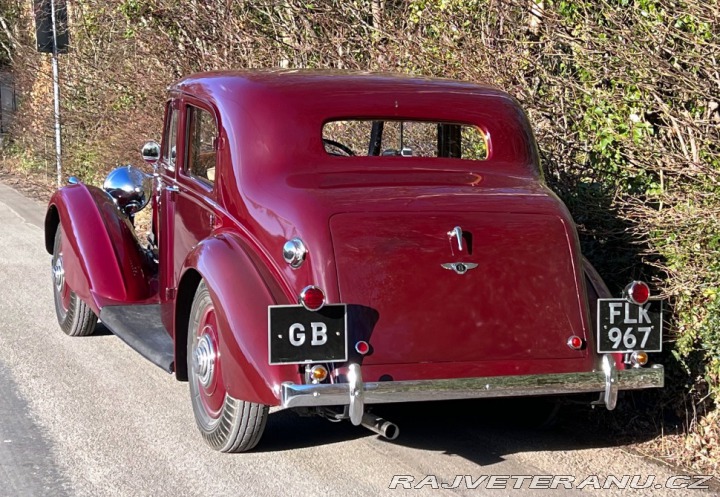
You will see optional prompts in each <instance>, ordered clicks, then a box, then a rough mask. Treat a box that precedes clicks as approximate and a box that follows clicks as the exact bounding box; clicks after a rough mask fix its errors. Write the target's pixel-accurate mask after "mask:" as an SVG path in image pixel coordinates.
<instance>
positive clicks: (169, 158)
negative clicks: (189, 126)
mask: <svg viewBox="0 0 720 497" xmlns="http://www.w3.org/2000/svg"><path fill="white" fill-rule="evenodd" d="M177 127H178V110H177V109H175V108H173V107H170V115H169V116H168V120H167V122H166V123H165V133H164V138H163V154H162V156H163V162H165V164H167V168H168V169H170V170H171V171H173V170H175V155H176V145H177Z"/></svg>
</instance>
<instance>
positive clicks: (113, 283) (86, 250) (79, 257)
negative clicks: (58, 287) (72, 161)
mask: <svg viewBox="0 0 720 497" xmlns="http://www.w3.org/2000/svg"><path fill="white" fill-rule="evenodd" d="M58 226H62V228H63V232H64V235H65V236H64V237H63V241H62V253H63V264H64V267H65V279H66V281H67V284H68V285H69V286H70V288H72V290H73V291H74V292H75V293H76V294H77V295H78V297H80V298H81V299H82V300H83V301H85V302H87V303H88V304H89V305H90V307H91V308H92V309H93V311H95V313H99V310H100V308H101V307H102V306H103V303H104V302H105V301H108V300H109V301H117V302H125V303H129V302H137V301H142V300H146V299H147V298H149V297H150V296H151V293H152V291H151V284H150V280H151V278H152V270H151V268H150V267H148V263H147V262H146V260H145V257H144V255H143V253H142V248H141V247H140V244H139V242H138V240H137V237H136V236H135V230H134V229H133V227H132V224H131V223H130V221H129V220H128V219H127V218H126V217H125V216H123V215H122V214H121V213H120V212H119V211H118V209H117V207H116V206H115V203H114V202H113V200H112V198H111V197H110V196H109V195H108V194H107V193H105V192H104V191H103V190H101V189H99V188H96V187H93V186H87V185H84V184H82V183H80V184H75V185H68V186H65V187H63V188H60V189H59V190H57V191H56V192H55V194H53V196H52V198H51V199H50V203H49V206H48V211H47V214H46V216H45V248H46V250H47V251H48V252H49V253H52V250H53V243H54V239H55V232H56V230H57V228H58Z"/></svg>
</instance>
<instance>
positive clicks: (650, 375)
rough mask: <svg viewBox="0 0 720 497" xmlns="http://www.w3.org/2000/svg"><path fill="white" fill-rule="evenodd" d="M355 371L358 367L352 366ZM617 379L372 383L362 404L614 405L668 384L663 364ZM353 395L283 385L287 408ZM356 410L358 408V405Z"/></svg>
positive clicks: (343, 387) (573, 376) (339, 386)
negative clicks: (547, 401) (593, 396)
mask: <svg viewBox="0 0 720 497" xmlns="http://www.w3.org/2000/svg"><path fill="white" fill-rule="evenodd" d="M355 366H356V367H357V369H358V370H359V369H360V367H359V366H357V365H355ZM350 367H351V368H352V365H351V366H350ZM615 374H616V377H615V381H613V382H612V385H614V387H610V388H609V389H608V383H607V375H606V373H605V372H604V371H592V372H587V373H557V374H538V375H517V376H489V377H481V378H459V379H444V380H416V381H383V382H369V383H365V384H364V385H362V389H361V392H362V393H363V395H362V401H363V402H362V403H363V404H383V403H392V402H415V401H427V400H454V399H475V398H488V397H517V396H524V395H553V394H569V393H583V392H607V391H608V390H609V391H610V394H609V395H610V400H612V392H613V391H615V394H617V391H618V390H639V389H643V388H660V387H663V386H664V384H665V379H664V368H663V367H662V366H661V365H659V364H658V365H655V366H653V367H651V368H641V369H635V368H631V369H624V370H621V371H617V370H616V371H615ZM348 376H350V375H348ZM611 378H612V376H611ZM360 381H362V379H361V380H360ZM354 388H355V387H353V389H354ZM350 392H351V387H350V384H348V383H333V384H318V385H296V384H294V383H283V384H282V391H281V398H280V403H281V405H282V406H283V407H312V406H333V405H349V404H350V399H351V395H350ZM355 398H357V397H355ZM607 398H608V397H606V399H607ZM353 406H354V407H355V408H356V409H357V407H358V403H357V401H356V402H355V403H354V404H353ZM353 406H351V407H353Z"/></svg>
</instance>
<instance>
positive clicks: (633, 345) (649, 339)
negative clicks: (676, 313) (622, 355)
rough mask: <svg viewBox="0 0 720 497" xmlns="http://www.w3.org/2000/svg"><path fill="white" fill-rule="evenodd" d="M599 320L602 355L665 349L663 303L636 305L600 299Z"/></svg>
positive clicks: (651, 302)
mask: <svg viewBox="0 0 720 497" xmlns="http://www.w3.org/2000/svg"><path fill="white" fill-rule="evenodd" d="M597 320H598V322H597V351H598V352H599V353H603V354H605V353H611V352H632V351H634V350H644V351H645V352H660V351H661V350H662V301H660V300H650V301H648V302H646V303H645V304H643V305H636V304H631V303H630V302H628V301H627V300H625V299H598V301H597Z"/></svg>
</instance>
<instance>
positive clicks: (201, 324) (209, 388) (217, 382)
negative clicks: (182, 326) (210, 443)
mask: <svg viewBox="0 0 720 497" xmlns="http://www.w3.org/2000/svg"><path fill="white" fill-rule="evenodd" d="M199 315H200V319H199V320H198V322H197V323H196V325H195V327H194V329H193V340H192V348H191V350H190V388H191V394H192V396H193V405H194V406H195V408H196V409H195V410H196V414H197V415H198V416H197V418H198V421H199V422H200V425H201V426H202V427H203V428H205V429H207V430H210V429H212V428H213V427H214V426H215V425H216V424H217V423H218V421H219V420H220V415H221V413H222V408H223V404H224V403H225V395H226V393H225V385H224V384H223V381H222V375H221V372H220V354H219V351H218V334H217V317H216V314H215V308H214V307H213V305H212V304H206V305H205V306H204V307H203V309H202V310H201V311H200V312H199Z"/></svg>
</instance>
